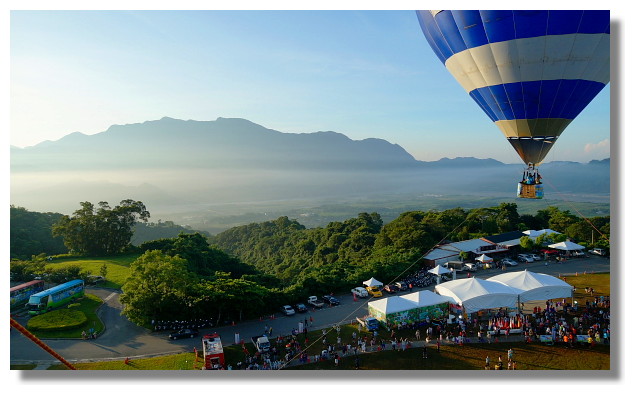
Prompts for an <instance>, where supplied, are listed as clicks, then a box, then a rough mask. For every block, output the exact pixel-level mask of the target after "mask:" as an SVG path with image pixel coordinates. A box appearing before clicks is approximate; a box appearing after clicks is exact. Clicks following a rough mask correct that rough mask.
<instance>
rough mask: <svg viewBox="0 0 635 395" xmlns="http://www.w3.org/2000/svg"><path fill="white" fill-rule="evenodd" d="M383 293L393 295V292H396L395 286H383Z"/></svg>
mask: <svg viewBox="0 0 635 395" xmlns="http://www.w3.org/2000/svg"><path fill="white" fill-rule="evenodd" d="M384 291H386V292H388V293H389V294H394V293H395V292H397V291H398V289H397V287H396V286H394V285H392V284H388V285H385V286H384Z"/></svg>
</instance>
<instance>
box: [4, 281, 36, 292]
mask: <svg viewBox="0 0 635 395" xmlns="http://www.w3.org/2000/svg"><path fill="white" fill-rule="evenodd" d="M43 282H44V281H43V280H33V281H29V282H28V283H24V284H19V285H16V286H15V287H11V289H10V291H11V292H13V291H17V290H19V289H22V288H26V287H30V286H31V285H33V284H37V283H43Z"/></svg>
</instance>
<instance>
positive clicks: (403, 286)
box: [395, 282, 408, 291]
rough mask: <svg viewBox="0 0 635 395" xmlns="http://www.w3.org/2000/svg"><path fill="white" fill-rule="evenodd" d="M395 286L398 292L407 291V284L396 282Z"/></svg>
mask: <svg viewBox="0 0 635 395" xmlns="http://www.w3.org/2000/svg"><path fill="white" fill-rule="evenodd" d="M395 286H396V287H397V289H398V290H400V291H407V290H408V284H406V283H403V282H398V283H395Z"/></svg>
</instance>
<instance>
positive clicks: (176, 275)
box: [120, 250, 197, 325]
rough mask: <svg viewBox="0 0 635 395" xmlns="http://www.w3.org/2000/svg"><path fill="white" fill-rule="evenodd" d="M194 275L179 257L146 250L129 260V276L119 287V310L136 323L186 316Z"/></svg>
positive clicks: (194, 279)
mask: <svg viewBox="0 0 635 395" xmlns="http://www.w3.org/2000/svg"><path fill="white" fill-rule="evenodd" d="M196 282H197V279H196V277H195V276H194V275H193V274H192V273H190V272H188V270H187V261H186V260H185V259H183V258H179V257H173V256H169V255H165V254H163V253H162V252H160V251H156V250H154V251H146V252H145V253H144V254H143V255H141V256H140V257H139V258H137V259H136V260H135V261H134V262H132V263H131V264H130V276H129V277H128V279H127V280H126V282H125V283H124V284H123V286H122V287H121V289H122V291H123V294H122V295H121V298H120V299H121V302H122V304H123V305H124V308H123V314H124V315H126V316H127V317H128V319H129V320H130V321H132V322H134V323H136V324H139V325H144V324H147V323H149V322H150V321H151V320H152V319H186V318H190V317H189V316H188V315H189V314H190V311H189V309H188V307H189V306H188V302H189V301H190V299H189V296H190V294H191V292H189V291H190V290H191V288H192V286H191V285H192V284H195V283H196Z"/></svg>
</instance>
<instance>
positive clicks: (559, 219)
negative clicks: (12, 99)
mask: <svg viewBox="0 0 635 395" xmlns="http://www.w3.org/2000/svg"><path fill="white" fill-rule="evenodd" d="M122 203H123V202H122ZM136 203H139V204H135V205H133V206H134V207H136V208H139V212H140V213H143V214H144V216H146V212H145V209H144V207H143V206H142V204H140V202H136ZM117 207H119V206H117ZM131 207H132V206H131ZM87 208H90V207H89V206H88V205H85V204H84V205H83V206H82V208H81V209H80V210H78V211H77V212H76V214H77V213H80V214H82V215H86V216H87V217H89V218H90V217H91V216H93V215H95V214H96V213H97V212H99V211H100V210H102V211H103V210H105V211H104V212H105V213H107V214H108V215H113V214H112V213H111V212H110V210H108V209H109V208H110V206H108V205H107V204H104V205H101V206H100V208H95V207H93V209H95V210H94V211H91V210H86V209H87ZM11 210H12V218H14V216H15V218H17V219H18V220H16V221H13V220H12V222H11V235H12V240H11V243H12V244H11V245H12V248H13V246H14V245H15V246H16V248H20V247H22V246H25V245H29V243H30V244H31V245H38V246H40V247H39V248H41V251H42V253H41V254H39V255H38V256H35V254H34V256H32V257H31V259H30V260H29V259H28V258H21V259H13V260H12V262H11V273H12V279H14V280H28V279H29V276H30V277H33V276H35V275H42V274H43V272H46V271H47V270H49V269H46V267H47V266H46V265H45V264H44V262H43V256H46V255H52V256H54V255H55V254H61V253H66V252H68V251H67V250H64V248H63V247H64V245H65V244H64V243H63V242H62V241H61V240H60V237H61V236H58V237H53V236H52V234H53V232H52V229H56V228H57V229H59V227H60V224H61V225H64V226H66V227H68V226H69V223H71V222H69V221H74V220H84V218H81V217H79V218H78V217H73V218H64V217H63V216H61V215H55V214H52V213H32V212H28V211H27V210H25V209H22V208H14V207H12V208H11ZM147 216H149V214H148V215H147ZM129 219H130V218H127V220H129ZM14 227H15V230H14ZM71 228H72V229H73V231H72V232H71V236H72V237H76V235H77V229H76V228H74V227H71ZM546 228H549V229H553V230H556V231H558V232H561V233H563V234H565V235H566V236H567V237H569V238H571V239H572V240H574V241H576V242H578V243H581V244H585V245H587V246H589V247H591V246H598V247H604V248H608V247H610V245H609V240H610V217H609V216H605V217H593V218H581V217H578V216H576V215H574V214H572V213H571V212H569V211H567V210H561V209H559V208H557V207H548V208H546V209H543V210H538V211H537V212H536V214H535V215H529V214H523V215H519V214H518V210H517V206H516V204H515V203H501V204H499V205H498V206H495V207H488V208H476V209H469V210H466V209H463V208H453V209H449V210H443V211H438V210H428V211H408V212H404V213H402V214H401V215H399V216H398V218H396V219H395V220H393V221H390V222H388V223H386V224H384V223H383V220H382V218H381V216H380V215H379V214H377V213H360V214H359V215H358V216H357V217H355V218H350V219H347V220H345V221H334V222H331V223H329V224H328V225H327V226H325V227H316V228H306V227H305V226H304V225H302V224H301V223H299V222H298V221H297V220H294V219H289V218H288V217H285V216H282V217H279V218H277V219H275V220H272V221H266V222H261V223H252V224H249V225H244V226H238V227H234V228H231V229H229V230H226V231H224V232H222V233H219V234H218V235H215V236H208V235H204V234H201V233H185V232H181V233H180V234H179V235H178V236H175V237H159V238H156V239H154V240H149V241H146V242H143V243H140V244H139V245H138V246H133V245H132V244H130V236H131V233H132V232H129V230H126V231H125V232H124V233H125V234H126V235H127V237H128V238H127V242H128V244H126V243H122V241H121V240H122V237H121V235H119V236H117V237H116V238H117V240H118V242H119V244H120V245H121V246H120V248H119V250H118V251H112V253H113V254H116V253H127V254H130V253H135V254H138V258H137V259H136V260H135V261H134V262H132V264H130V268H129V277H128V280H127V281H126V282H125V283H124V285H123V286H122V291H123V295H122V297H121V298H122V299H121V300H122V302H124V304H125V310H124V314H126V315H127V316H128V318H129V319H131V320H132V321H133V322H136V323H139V324H147V323H148V322H150V321H151V320H152V319H178V318H184V319H185V318H187V319H190V318H199V317H216V319H217V321H219V322H220V321H223V320H228V319H231V320H242V319H245V318H254V317H258V315H259V314H262V313H263V312H267V311H270V310H272V309H275V307H276V306H279V305H281V304H291V303H294V302H297V300H300V299H301V298H304V297H306V296H308V295H310V294H326V293H330V292H334V293H338V292H346V291H347V290H349V289H350V288H351V287H352V286H355V285H359V283H361V281H363V280H366V279H368V278H369V277H371V276H374V277H377V278H382V279H385V281H390V280H398V279H399V278H400V277H404V276H406V275H408V274H410V273H412V272H414V271H417V270H419V269H420V268H421V267H420V264H419V263H418V262H419V260H420V258H421V257H422V256H423V255H424V254H425V253H426V252H428V251H429V250H430V249H432V248H434V247H435V246H436V245H438V244H442V243H445V242H450V241H460V240H467V239H471V238H477V237H483V236H487V235H494V234H498V233H504V232H509V231H513V230H521V231H522V230H527V229H535V230H540V229H546ZM47 229H48V230H47ZM93 230H94V229H93ZM47 232H48V235H47ZM57 233H59V231H58V232H57ZM14 235H16V240H14V239H13V237H14ZM62 238H63V237H62ZM64 242H65V243H66V244H67V245H68V240H64ZM592 243H593V245H591V244H592ZM124 244H125V245H124ZM105 245H111V243H110V242H107V243H106V244H105ZM33 251H39V250H33ZM98 251H99V252H100V253H104V251H103V250H98ZM106 252H107V251H106ZM75 254H77V253H75ZM12 257H14V255H13V251H12ZM18 257H19V256H18ZM18 257H16V258H18ZM49 271H50V272H51V273H46V274H48V275H49V276H53V277H49V278H56V279H59V280H58V281H62V280H63V279H64V278H66V277H68V276H71V277H73V276H81V268H70V269H69V268H67V269H66V270H65V271H63V272H62V271H60V270H49Z"/></svg>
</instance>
